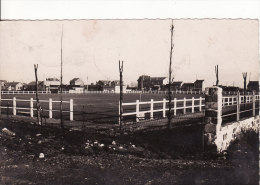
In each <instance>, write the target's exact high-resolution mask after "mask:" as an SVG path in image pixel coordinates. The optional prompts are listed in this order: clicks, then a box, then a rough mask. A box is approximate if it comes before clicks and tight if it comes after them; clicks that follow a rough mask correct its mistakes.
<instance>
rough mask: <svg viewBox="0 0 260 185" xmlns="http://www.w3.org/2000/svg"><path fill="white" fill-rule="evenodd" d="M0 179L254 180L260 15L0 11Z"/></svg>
mask: <svg viewBox="0 0 260 185" xmlns="http://www.w3.org/2000/svg"><path fill="white" fill-rule="evenodd" d="M0 83H1V84H0V91H1V93H0V129H1V131H0V175H1V177H2V178H1V179H0V184H30V183H31V184H203V185H204V184H216V185H217V184H234V185H235V184H258V183H259V151H258V149H259V134H258V132H257V130H258V129H259V120H260V118H259V21H258V20H256V19H150V20H149V19H139V20H138V19H129V20H116V19H114V20H59V21H50V20H42V21H37V20H35V21H22V20H17V21H0Z"/></svg>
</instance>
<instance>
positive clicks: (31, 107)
mask: <svg viewBox="0 0 260 185" xmlns="http://www.w3.org/2000/svg"><path fill="white" fill-rule="evenodd" d="M30 116H31V117H33V98H30Z"/></svg>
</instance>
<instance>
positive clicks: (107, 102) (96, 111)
mask: <svg viewBox="0 0 260 185" xmlns="http://www.w3.org/2000/svg"><path fill="white" fill-rule="evenodd" d="M200 96H201V97H202V96H204V95H199V94H186V95H183V94H176V95H175V94H174V95H173V98H177V99H183V98H184V97H186V98H187V99H189V98H191V97H195V98H199V97H200ZM13 97H16V99H23V100H29V99H30V98H33V99H36V95H35V94H24V95H22V94H15V95H8V94H4V95H2V99H12V98H13ZM62 97H63V100H64V101H69V100H70V99H73V102H74V106H73V109H74V120H81V121H83V120H85V121H93V122H95V123H112V124H113V123H117V122H118V117H119V116H118V107H119V94H63V95H62ZM49 98H52V100H53V101H59V100H60V95H59V94H40V95H39V99H40V100H48V99H49ZM163 98H166V99H167V95H165V94H124V96H123V102H125V103H126V102H135V101H136V100H141V101H150V100H151V99H154V101H160V100H163ZM8 102H9V106H10V107H12V105H13V102H12V101H2V106H7V103H8ZM197 103H198V102H196V101H195V104H197ZM16 104H17V105H16V106H17V107H28V108H29V105H30V102H29V101H28V102H19V101H17V103H16ZM189 104H191V102H187V106H189ZM181 105H182V104H181V102H180V104H178V106H181ZM59 106H60V104H59V103H54V102H53V117H54V118H59V116H60V113H59ZM34 107H36V104H35V103H34ZM41 107H42V108H43V113H44V115H45V116H47V117H48V115H49V113H48V108H49V104H48V102H42V103H41ZM140 107H141V108H140V111H141V110H148V109H149V105H141V106H140ZM161 108H162V104H155V105H154V109H161ZM63 110H64V111H65V112H64V117H65V119H69V112H66V111H69V103H64V104H63ZM26 111H27V112H29V110H19V109H18V110H17V114H24V112H26ZM187 111H189V110H187ZM2 112H3V113H6V109H2ZM9 112H10V114H12V108H10V109H9ZM124 112H135V106H126V107H124ZM34 114H35V115H36V111H34ZM155 116H159V117H160V116H162V113H161V112H160V113H156V114H155ZM132 118H133V117H132ZM132 118H131V117H125V118H124V120H127V119H132Z"/></svg>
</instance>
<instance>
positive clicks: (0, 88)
mask: <svg viewBox="0 0 260 185" xmlns="http://www.w3.org/2000/svg"><path fill="white" fill-rule="evenodd" d="M1 101H2V82H0V117H1V113H2V111H1V109H2V107H1Z"/></svg>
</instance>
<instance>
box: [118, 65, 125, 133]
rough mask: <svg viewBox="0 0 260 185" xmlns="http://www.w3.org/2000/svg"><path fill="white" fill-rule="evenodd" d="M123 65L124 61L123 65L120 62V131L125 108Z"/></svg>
mask: <svg viewBox="0 0 260 185" xmlns="http://www.w3.org/2000/svg"><path fill="white" fill-rule="evenodd" d="M123 65H124V61H122V63H121V61H120V60H119V75H120V100H119V105H120V106H119V109H120V110H119V111H120V115H119V116H120V117H119V126H120V130H121V127H122V114H123V107H122V101H123Z"/></svg>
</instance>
